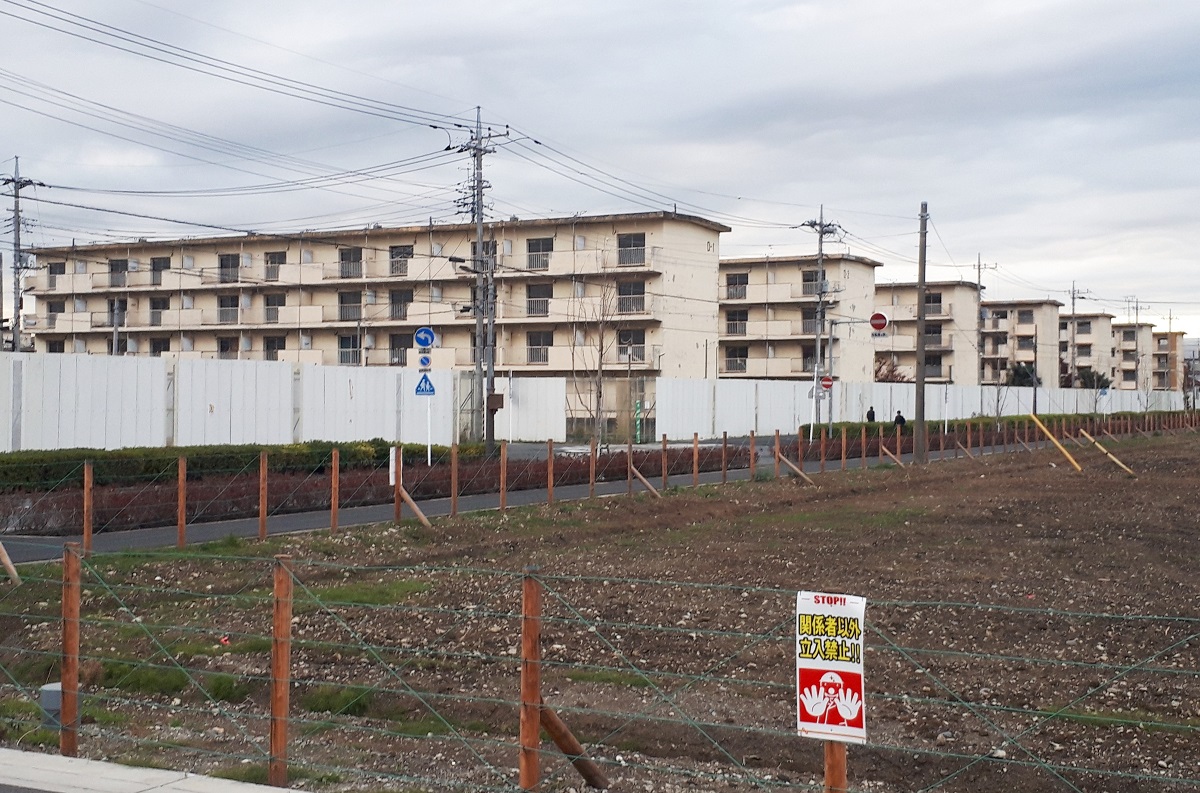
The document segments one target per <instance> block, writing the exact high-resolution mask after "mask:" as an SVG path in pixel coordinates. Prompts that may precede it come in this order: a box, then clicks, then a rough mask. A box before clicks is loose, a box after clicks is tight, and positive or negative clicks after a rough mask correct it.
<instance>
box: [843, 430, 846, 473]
mask: <svg viewBox="0 0 1200 793" xmlns="http://www.w3.org/2000/svg"><path fill="white" fill-rule="evenodd" d="M842 470H843V471H845V470H846V428H845V427H844V426H843V427H842Z"/></svg>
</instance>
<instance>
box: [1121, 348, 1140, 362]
mask: <svg viewBox="0 0 1200 793" xmlns="http://www.w3.org/2000/svg"><path fill="white" fill-rule="evenodd" d="M1121 360H1122V361H1124V362H1125V363H1137V352H1136V351H1135V350H1123V351H1122V352H1121Z"/></svg>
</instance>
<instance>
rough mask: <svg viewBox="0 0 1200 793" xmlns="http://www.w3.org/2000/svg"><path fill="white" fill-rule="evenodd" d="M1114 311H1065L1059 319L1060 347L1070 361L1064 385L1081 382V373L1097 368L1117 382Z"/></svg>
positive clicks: (1064, 359)
mask: <svg viewBox="0 0 1200 793" xmlns="http://www.w3.org/2000/svg"><path fill="white" fill-rule="evenodd" d="M1112 321H1113V315H1112V314H1105V313H1095V314H1062V315H1061V316H1060V318H1059V323H1058V348H1059V354H1060V356H1061V357H1062V360H1063V361H1064V362H1065V363H1066V371H1065V373H1064V374H1063V380H1062V384H1063V386H1064V387H1072V386H1071V384H1072V383H1074V384H1075V385H1078V383H1079V377H1080V375H1082V374H1084V373H1085V372H1096V373H1098V374H1101V375H1104V376H1105V377H1107V378H1108V379H1109V380H1111V381H1113V382H1116V378H1117V370H1116V368H1115V361H1114V355H1115V353H1116V347H1115V345H1114V344H1113V330H1112Z"/></svg>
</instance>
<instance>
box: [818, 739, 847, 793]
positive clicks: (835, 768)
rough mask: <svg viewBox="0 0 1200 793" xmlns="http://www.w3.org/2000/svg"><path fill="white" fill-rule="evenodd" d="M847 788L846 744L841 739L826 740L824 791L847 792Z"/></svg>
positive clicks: (826, 792)
mask: <svg viewBox="0 0 1200 793" xmlns="http://www.w3.org/2000/svg"><path fill="white" fill-rule="evenodd" d="M847 790H849V788H848V787H846V744H844V743H842V742H841V741H826V742H825V791H824V793H846V791H847Z"/></svg>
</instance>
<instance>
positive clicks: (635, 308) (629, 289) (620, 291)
mask: <svg viewBox="0 0 1200 793" xmlns="http://www.w3.org/2000/svg"><path fill="white" fill-rule="evenodd" d="M645 311H646V282H645V281H622V282H621V283H619V284H617V313H618V314H643V313H645Z"/></svg>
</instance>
